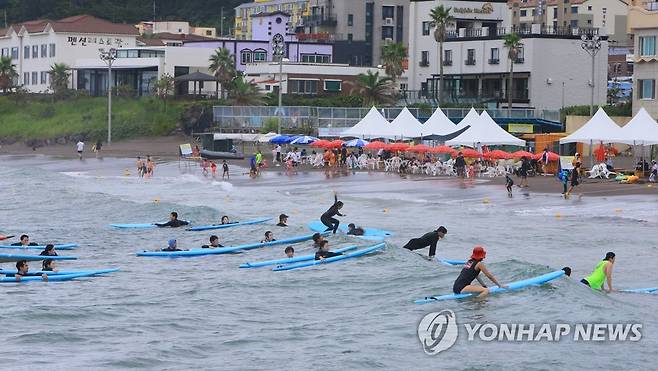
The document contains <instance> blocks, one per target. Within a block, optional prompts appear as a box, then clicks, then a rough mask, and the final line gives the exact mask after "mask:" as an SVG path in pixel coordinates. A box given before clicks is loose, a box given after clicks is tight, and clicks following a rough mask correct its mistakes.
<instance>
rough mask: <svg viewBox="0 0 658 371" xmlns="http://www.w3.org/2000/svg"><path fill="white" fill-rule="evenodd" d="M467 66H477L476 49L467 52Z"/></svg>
mask: <svg viewBox="0 0 658 371" xmlns="http://www.w3.org/2000/svg"><path fill="white" fill-rule="evenodd" d="M466 65H467V66H473V65H475V49H468V50H466Z"/></svg>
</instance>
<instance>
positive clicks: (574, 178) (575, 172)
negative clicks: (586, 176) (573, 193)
mask: <svg viewBox="0 0 658 371" xmlns="http://www.w3.org/2000/svg"><path fill="white" fill-rule="evenodd" d="M579 170H580V163H578V164H576V166H575V167H574V168H573V170H572V171H571V186H572V187H575V186H577V185H578V184H580V182H579V181H578V171H579Z"/></svg>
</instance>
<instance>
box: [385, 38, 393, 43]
mask: <svg viewBox="0 0 658 371" xmlns="http://www.w3.org/2000/svg"><path fill="white" fill-rule="evenodd" d="M392 42H393V39H391V38H390V37H387V38H385V39H384V43H385V44H388V43H392Z"/></svg>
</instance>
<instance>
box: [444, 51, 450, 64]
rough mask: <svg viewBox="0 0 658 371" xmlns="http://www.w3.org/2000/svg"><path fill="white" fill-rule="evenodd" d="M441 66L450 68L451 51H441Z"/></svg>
mask: <svg viewBox="0 0 658 371" xmlns="http://www.w3.org/2000/svg"><path fill="white" fill-rule="evenodd" d="M443 65H444V66H452V49H447V50H444V51H443Z"/></svg>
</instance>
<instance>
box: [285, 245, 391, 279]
mask: <svg viewBox="0 0 658 371" xmlns="http://www.w3.org/2000/svg"><path fill="white" fill-rule="evenodd" d="M384 246H386V244H385V243H383V242H382V243H378V244H377V245H373V246H370V247H367V248H365V249H362V250H357V251H354V252H351V253H347V254H345V255H339V256H333V257H331V258H326V259H322V260H312V261H305V262H301V263H297V264H291V265H279V266H276V267H274V268H273V269H272V270H273V271H276V272H278V271H289V270H292V269H298V268H305V267H312V266H315V265H320V264H329V263H335V262H337V261H341V260H345V259H351V258H357V257H359V256H363V255H366V254H370V253H371V252H374V251H377V250H381V249H383V248H384ZM314 259H315V257H314Z"/></svg>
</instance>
